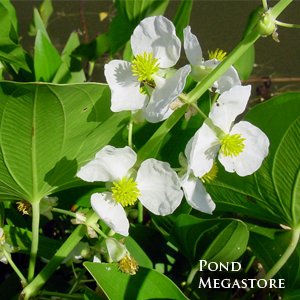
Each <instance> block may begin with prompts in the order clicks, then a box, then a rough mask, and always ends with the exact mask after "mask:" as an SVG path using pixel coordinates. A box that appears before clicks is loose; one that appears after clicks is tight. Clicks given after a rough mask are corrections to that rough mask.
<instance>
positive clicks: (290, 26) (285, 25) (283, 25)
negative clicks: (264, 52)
mask: <svg viewBox="0 0 300 300" xmlns="http://www.w3.org/2000/svg"><path fill="white" fill-rule="evenodd" d="M275 24H277V25H279V26H282V27H287V28H300V25H297V24H288V23H284V22H280V21H277V20H276V21H275Z"/></svg>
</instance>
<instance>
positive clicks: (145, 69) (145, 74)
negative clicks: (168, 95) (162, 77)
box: [131, 52, 159, 86]
mask: <svg viewBox="0 0 300 300" xmlns="http://www.w3.org/2000/svg"><path fill="white" fill-rule="evenodd" d="M152 56H153V53H148V54H147V52H144V54H138V55H137V56H136V58H135V59H134V60H133V61H132V66H131V69H132V75H133V76H139V77H138V81H145V83H146V84H148V82H149V83H152V84H153V83H154V81H153V79H152V78H151V76H152V75H153V74H154V73H155V72H157V71H158V70H159V68H158V66H159V63H157V62H158V59H157V58H153V59H152ZM149 85H150V84H149ZM150 86H151V85H150Z"/></svg>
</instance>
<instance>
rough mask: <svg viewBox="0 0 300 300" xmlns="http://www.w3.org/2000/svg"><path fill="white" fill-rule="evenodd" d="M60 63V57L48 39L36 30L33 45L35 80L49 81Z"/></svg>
mask: <svg viewBox="0 0 300 300" xmlns="http://www.w3.org/2000/svg"><path fill="white" fill-rule="evenodd" d="M60 65H61V58H60V56H59V54H58V53H57V51H56V49H55V48H54V46H53V45H52V44H51V42H50V40H49V39H48V38H47V37H46V36H45V34H44V33H43V32H42V31H40V30H38V32H37V35H36V39H35V46H34V71H35V80H36V81H43V82H51V81H52V80H53V78H54V76H55V74H56V72H57V70H58V69H59V67H60Z"/></svg>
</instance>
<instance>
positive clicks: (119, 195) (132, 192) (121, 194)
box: [111, 177, 141, 207]
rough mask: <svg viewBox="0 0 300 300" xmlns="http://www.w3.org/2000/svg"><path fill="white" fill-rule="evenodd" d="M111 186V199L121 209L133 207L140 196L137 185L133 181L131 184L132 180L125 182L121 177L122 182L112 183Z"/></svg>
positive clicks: (124, 178)
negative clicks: (121, 207) (120, 206)
mask: <svg viewBox="0 0 300 300" xmlns="http://www.w3.org/2000/svg"><path fill="white" fill-rule="evenodd" d="M113 185H114V186H113V187H112V188H111V190H112V197H113V199H114V200H115V201H116V202H117V203H120V204H121V205H122V206H123V207H125V206H127V205H133V204H134V203H135V202H136V201H137V199H138V197H139V196H140V195H141V194H140V190H139V189H138V188H137V183H136V182H135V181H134V182H132V178H129V179H128V180H127V179H126V177H123V179H122V180H119V181H118V182H113Z"/></svg>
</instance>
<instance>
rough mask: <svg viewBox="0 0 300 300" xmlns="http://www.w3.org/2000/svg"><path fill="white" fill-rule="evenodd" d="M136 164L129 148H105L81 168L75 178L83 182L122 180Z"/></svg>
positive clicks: (134, 156) (132, 152) (134, 154)
mask: <svg viewBox="0 0 300 300" xmlns="http://www.w3.org/2000/svg"><path fill="white" fill-rule="evenodd" d="M135 162H136V153H135V152H134V151H133V150H132V149H131V148H130V147H127V146H126V147H125V148H115V147H113V146H109V145H107V146H105V147H104V148H103V149H101V150H100V151H99V152H98V153H97V154H96V156H95V158H94V159H93V160H91V161H90V162H89V163H87V164H86V165H85V166H83V167H81V169H80V170H79V172H78V173H77V176H78V177H79V178H81V179H83V180H85V181H88V182H94V181H104V182H106V181H110V182H114V181H117V180H119V179H122V178H123V177H124V176H125V175H126V174H127V172H128V170H129V169H130V168H132V167H133V166H134V164H135Z"/></svg>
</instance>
